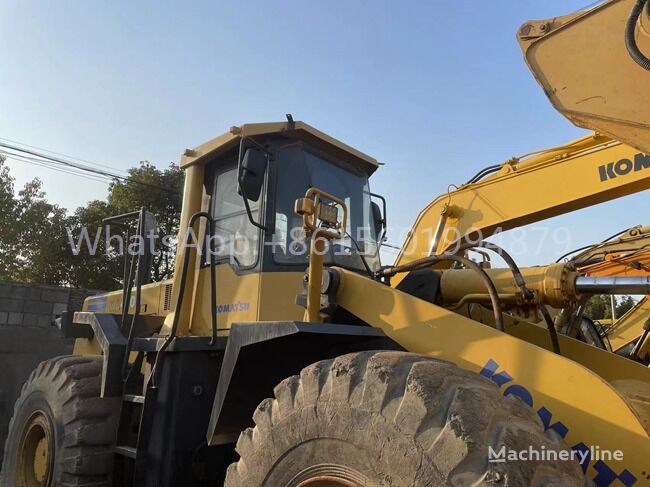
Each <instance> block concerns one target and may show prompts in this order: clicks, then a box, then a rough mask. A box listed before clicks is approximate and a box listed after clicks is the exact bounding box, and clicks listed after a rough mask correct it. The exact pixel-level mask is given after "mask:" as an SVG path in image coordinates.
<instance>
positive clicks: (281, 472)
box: [225, 352, 585, 487]
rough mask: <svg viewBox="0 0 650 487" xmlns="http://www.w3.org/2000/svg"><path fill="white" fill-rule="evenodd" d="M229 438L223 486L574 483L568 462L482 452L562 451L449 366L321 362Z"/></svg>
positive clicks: (366, 357) (405, 356)
mask: <svg viewBox="0 0 650 487" xmlns="http://www.w3.org/2000/svg"><path fill="white" fill-rule="evenodd" d="M254 420H255V424H256V426H255V428H248V429H247V430H246V431H244V432H242V434H241V435H240V438H239V441H238V442H237V452H238V453H239V454H240V460H239V461H238V462H237V463H235V464H233V465H231V466H230V467H229V469H228V473H227V476H226V481H225V485H226V486H227V487H256V486H264V487H319V486H328V487H329V486H339V487H340V486H344V487H358V486H373V487H374V486H386V487H388V486H390V487H399V486H413V487H419V486H437V485H458V486H466V485H499V486H524V485H537V486H547V485H557V486H560V485H561V486H571V485H583V484H584V483H585V479H584V476H583V473H582V470H581V469H580V467H579V465H578V464H577V463H575V462H558V463H549V462H526V463H522V462H510V463H507V462H506V463H489V462H488V461H487V454H488V446H492V448H494V449H498V448H500V446H501V445H505V446H507V447H508V448H511V449H517V450H522V449H527V448H529V447H533V448H539V449H540V450H541V448H542V447H543V448H545V449H547V450H557V451H559V450H562V449H568V448H567V446H566V445H565V444H564V442H563V441H562V440H561V439H560V438H559V437H557V436H556V435H554V433H552V432H549V434H545V433H544V430H543V428H542V424H541V422H540V420H539V418H538V417H537V415H536V414H535V413H534V411H533V410H532V409H531V408H529V407H527V406H526V405H525V404H523V403H522V402H521V401H519V400H517V399H515V398H513V397H504V396H502V395H501V394H500V393H499V390H498V389H497V388H496V387H495V385H494V384H493V383H492V382H491V381H489V380H487V379H485V378H483V377H481V376H479V375H477V374H474V373H471V372H468V371H465V370H462V369H460V368H458V367H456V366H455V365H453V364H450V363H448V362H443V361H441V360H436V359H433V358H430V357H427V356H422V355H416V354H411V353H405V352H361V353H354V354H349V355H344V356H341V357H338V358H336V359H334V360H325V361H322V362H318V363H316V364H313V365H311V366H309V367H307V368H305V369H304V370H303V371H302V372H301V374H300V376H293V377H289V378H288V379H285V380H284V381H283V382H282V383H280V384H279V385H278V386H277V387H276V388H275V399H266V400H264V401H263V402H262V403H261V404H260V405H259V407H258V408H257V410H256V411H255V414H254Z"/></svg>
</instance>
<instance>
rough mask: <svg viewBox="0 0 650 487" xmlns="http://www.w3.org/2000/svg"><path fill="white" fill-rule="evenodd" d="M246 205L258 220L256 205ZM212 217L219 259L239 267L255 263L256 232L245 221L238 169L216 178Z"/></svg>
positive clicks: (256, 248)
mask: <svg viewBox="0 0 650 487" xmlns="http://www.w3.org/2000/svg"><path fill="white" fill-rule="evenodd" d="M249 203H250V208H251V213H252V214H253V218H254V219H257V218H258V213H259V203H258V202H255V201H250V202H249ZM212 218H214V222H215V236H214V243H215V248H216V251H217V256H218V258H219V259H223V258H228V259H230V261H231V262H232V263H234V264H237V265H239V266H241V267H250V266H252V265H254V264H255V263H256V262H257V252H258V239H259V231H258V228H257V227H255V226H254V225H253V224H251V222H250V220H249V219H248V215H247V214H246V207H245V206H244V201H243V199H242V197H241V195H240V194H239V193H238V192H237V168H233V169H229V170H227V171H224V172H222V173H220V174H218V175H217V177H216V180H215V183H214V190H213V196H212Z"/></svg>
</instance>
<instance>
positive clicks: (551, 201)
mask: <svg viewBox="0 0 650 487" xmlns="http://www.w3.org/2000/svg"><path fill="white" fill-rule="evenodd" d="M493 171H494V173H493V174H491V175H488V176H487V177H485V178H482V179H481V177H480V176H478V177H475V178H474V179H473V182H469V183H467V184H465V185H463V186H461V187H460V188H458V189H456V190H454V191H450V192H449V193H447V194H444V195H441V196H439V197H438V198H436V199H435V200H433V201H432V202H431V203H430V204H429V205H427V206H426V207H425V208H424V209H423V210H422V211H421V212H420V214H419V215H418V217H417V219H416V220H415V223H414V224H413V228H412V229H411V232H410V233H409V236H408V238H407V239H406V241H405V243H404V245H403V246H402V249H401V251H400V253H399V255H398V257H397V260H396V265H403V264H408V263H409V262H412V261H414V260H416V259H419V258H422V257H425V256H428V255H432V254H437V253H441V252H443V251H445V250H447V249H449V248H450V246H451V245H452V244H453V243H454V242H457V241H458V240H459V239H460V238H462V237H464V236H471V237H472V238H476V239H478V238H481V239H484V238H486V237H489V236H490V235H492V234H494V233H495V232H496V231H506V230H510V229H512V228H515V227H520V226H522V225H528V224H531V223H535V222H537V221H540V220H543V219H546V218H550V217H554V216H557V215H561V214H564V213H568V212H570V211H574V210H578V209H581V208H586V207H589V206H592V205H596V204H598V203H603V202H606V201H609V200H613V199H616V198H620V197H623V196H627V195H630V194H633V193H637V192H640V191H643V190H646V189H648V188H650V156H646V155H645V154H643V153H641V152H639V151H638V150H637V149H634V148H632V147H630V146H627V145H625V144H622V143H621V142H618V141H615V140H612V139H610V138H609V137H607V136H605V135H600V134H592V135H588V136H586V137H583V138H580V139H577V140H575V141H573V142H570V143H568V144H566V145H564V146H560V147H553V148H549V149H545V150H542V151H537V152H535V153H534V155H530V156H528V157H527V156H522V157H519V158H514V159H512V160H510V161H507V162H506V163H504V164H502V165H501V166H500V167H499V168H494V169H493ZM479 174H480V173H479ZM396 277H397V279H395V280H394V282H393V285H396V284H397V283H398V282H399V276H396Z"/></svg>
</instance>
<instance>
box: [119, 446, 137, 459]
mask: <svg viewBox="0 0 650 487" xmlns="http://www.w3.org/2000/svg"><path fill="white" fill-rule="evenodd" d="M115 453H117V454H118V455H123V456H125V457H129V458H133V459H134V460H135V457H136V455H137V453H138V452H137V450H136V449H135V448H133V447H131V446H121V445H117V446H116V447H115Z"/></svg>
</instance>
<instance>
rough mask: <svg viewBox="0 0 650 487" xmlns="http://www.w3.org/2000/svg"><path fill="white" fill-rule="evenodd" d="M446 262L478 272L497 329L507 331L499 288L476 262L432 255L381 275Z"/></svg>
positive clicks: (452, 256) (387, 270) (387, 275)
mask: <svg viewBox="0 0 650 487" xmlns="http://www.w3.org/2000/svg"><path fill="white" fill-rule="evenodd" d="M445 261H452V262H458V263H459V264H463V265H464V266H465V267H467V268H468V269H471V270H473V271H474V272H476V273H477V274H478V275H479V276H480V277H481V279H483V282H484V283H485V287H486V288H487V291H488V294H489V295H490V301H491V302H492V308H493V311H494V321H495V324H496V328H497V330H499V331H505V325H504V322H503V311H502V310H501V302H500V301H499V293H498V292H497V288H496V286H495V285H494V282H492V279H490V276H489V275H488V274H487V272H485V271H484V270H483V268H481V266H479V265H478V264H477V263H476V262H474V261H473V260H471V259H468V258H466V257H461V256H459V255H453V254H438V255H432V256H430V257H425V258H423V259H418V260H415V261H413V262H410V263H408V264H404V265H401V266H396V267H390V268H388V269H385V270H383V271H381V272H380V273H379V275H380V276H382V277H389V276H394V275H395V274H399V273H400V272H410V271H416V270H419V269H424V268H426V267H430V266H432V265H433V264H437V263H438V262H445Z"/></svg>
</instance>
